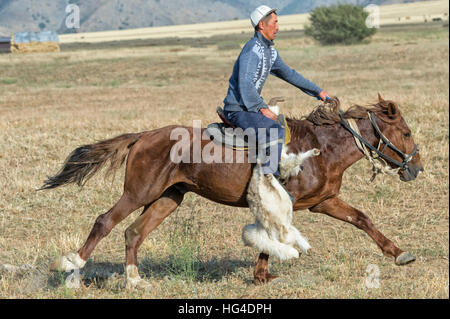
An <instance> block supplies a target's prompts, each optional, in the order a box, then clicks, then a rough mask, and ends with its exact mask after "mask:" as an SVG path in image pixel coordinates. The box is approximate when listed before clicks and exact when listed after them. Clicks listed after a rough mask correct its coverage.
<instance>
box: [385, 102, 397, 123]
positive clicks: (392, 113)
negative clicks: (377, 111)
mask: <svg viewBox="0 0 450 319" xmlns="http://www.w3.org/2000/svg"><path fill="white" fill-rule="evenodd" d="M387 113H388V117H389V118H390V119H391V120H392V119H394V118H395V117H397V113H398V112H397V105H395V103H392V102H389V104H388V109H387Z"/></svg>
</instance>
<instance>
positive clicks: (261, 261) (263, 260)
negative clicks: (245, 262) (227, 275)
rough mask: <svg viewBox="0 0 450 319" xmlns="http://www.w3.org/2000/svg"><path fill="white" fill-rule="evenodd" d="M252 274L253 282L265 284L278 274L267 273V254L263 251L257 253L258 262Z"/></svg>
mask: <svg viewBox="0 0 450 319" xmlns="http://www.w3.org/2000/svg"><path fill="white" fill-rule="evenodd" d="M253 276H254V283H255V284H257V285H259V284H266V283H268V282H269V281H271V280H273V279H275V278H278V276H275V275H272V274H270V273H269V255H267V254H265V253H260V254H259V257H258V262H257V264H256V267H255V270H254V272H253Z"/></svg>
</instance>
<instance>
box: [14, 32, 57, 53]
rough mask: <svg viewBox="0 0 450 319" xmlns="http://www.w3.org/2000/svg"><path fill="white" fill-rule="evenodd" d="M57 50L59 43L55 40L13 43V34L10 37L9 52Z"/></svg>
mask: <svg viewBox="0 0 450 319" xmlns="http://www.w3.org/2000/svg"><path fill="white" fill-rule="evenodd" d="M59 51H60V49H59V44H58V42H56V41H43V42H40V41H30V42H20V43H15V41H14V35H13V36H12V37H11V53H40V52H59Z"/></svg>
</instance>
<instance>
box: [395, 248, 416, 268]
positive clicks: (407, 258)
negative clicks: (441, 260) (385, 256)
mask: <svg viewBox="0 0 450 319" xmlns="http://www.w3.org/2000/svg"><path fill="white" fill-rule="evenodd" d="M414 260H416V256H414V255H413V254H410V253H408V252H406V251H405V252H402V253H401V254H400V255H399V256H397V258H395V264H396V265H397V266H403V265H407V264H409V263H412V262H413V261H414Z"/></svg>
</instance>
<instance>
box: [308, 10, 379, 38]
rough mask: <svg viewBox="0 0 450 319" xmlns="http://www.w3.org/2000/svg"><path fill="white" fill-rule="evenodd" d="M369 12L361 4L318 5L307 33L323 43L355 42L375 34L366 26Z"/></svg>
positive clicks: (373, 30) (374, 30) (310, 18)
mask: <svg viewBox="0 0 450 319" xmlns="http://www.w3.org/2000/svg"><path fill="white" fill-rule="evenodd" d="M368 16H369V13H368V12H366V11H364V8H363V7H361V6H355V5H352V4H341V5H334V6H330V7H318V8H316V9H314V11H313V12H311V14H310V17H309V20H310V25H309V26H307V27H306V28H305V33H306V35H308V36H311V37H313V38H314V39H315V40H317V41H319V42H320V43H321V44H325V45H326V44H336V43H343V44H355V43H360V42H362V41H363V40H364V39H365V38H367V37H370V36H372V35H374V34H375V32H376V29H375V28H368V27H367V26H366V19H367V17H368Z"/></svg>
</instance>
